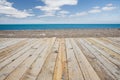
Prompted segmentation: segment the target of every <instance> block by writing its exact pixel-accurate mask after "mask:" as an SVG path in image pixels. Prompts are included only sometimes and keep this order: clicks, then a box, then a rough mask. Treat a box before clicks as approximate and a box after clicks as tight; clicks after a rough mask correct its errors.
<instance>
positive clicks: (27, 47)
mask: <svg viewBox="0 0 120 80" xmlns="http://www.w3.org/2000/svg"><path fill="white" fill-rule="evenodd" d="M34 41H35V40H34ZM32 43H33V42H31V43H30V44H28V45H26V46H25V47H24V49H22V50H21V51H19V52H18V53H17V54H16V53H15V55H13V56H11V57H9V58H7V59H6V60H4V61H3V62H1V65H0V70H1V69H2V68H4V67H5V66H6V65H7V64H10V63H12V62H13V61H15V60H16V59H18V58H19V57H20V56H22V55H24V53H25V52H27V51H28V50H30V49H31V48H32V46H33V45H35V44H36V42H35V43H34V44H32Z"/></svg>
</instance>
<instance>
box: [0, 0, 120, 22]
mask: <svg viewBox="0 0 120 80" xmlns="http://www.w3.org/2000/svg"><path fill="white" fill-rule="evenodd" d="M119 4H120V0H0V24H23V23H24V24H29V23H31V24H44V23H52V24H54V23H68V24H69V23H72V24H99V23H100V24H102V23H104V24H109V23H113V24H120V5H119Z"/></svg>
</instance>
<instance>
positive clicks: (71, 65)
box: [66, 39, 84, 80]
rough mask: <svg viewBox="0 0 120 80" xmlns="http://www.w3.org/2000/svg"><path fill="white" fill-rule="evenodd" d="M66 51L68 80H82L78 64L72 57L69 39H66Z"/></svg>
mask: <svg viewBox="0 0 120 80" xmlns="http://www.w3.org/2000/svg"><path fill="white" fill-rule="evenodd" d="M66 51H67V62H68V75H69V80H84V77H83V74H82V72H81V69H80V67H79V65H78V62H77V60H76V57H75V55H74V51H73V47H72V45H71V43H70V41H69V39H66Z"/></svg>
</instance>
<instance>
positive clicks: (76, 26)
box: [0, 24, 120, 30]
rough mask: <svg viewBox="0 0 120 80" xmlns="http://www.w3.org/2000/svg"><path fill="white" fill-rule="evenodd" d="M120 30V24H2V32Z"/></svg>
mask: <svg viewBox="0 0 120 80" xmlns="http://www.w3.org/2000/svg"><path fill="white" fill-rule="evenodd" d="M105 28H108V29H109V28H112V29H115V28H117V29H118V28H119V29H120V24H0V30H50V29H57V30H58V29H105Z"/></svg>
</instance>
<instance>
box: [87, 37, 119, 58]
mask: <svg viewBox="0 0 120 80" xmlns="http://www.w3.org/2000/svg"><path fill="white" fill-rule="evenodd" d="M89 41H93V42H94V43H95V45H96V46H97V47H99V48H101V49H103V50H104V51H105V52H106V53H108V54H109V55H110V56H111V57H113V58H115V59H117V60H120V55H119V54H117V53H116V52H114V51H113V50H111V49H109V48H107V47H105V46H104V45H102V44H100V43H97V42H96V41H94V40H92V39H91V38H89Z"/></svg>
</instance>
